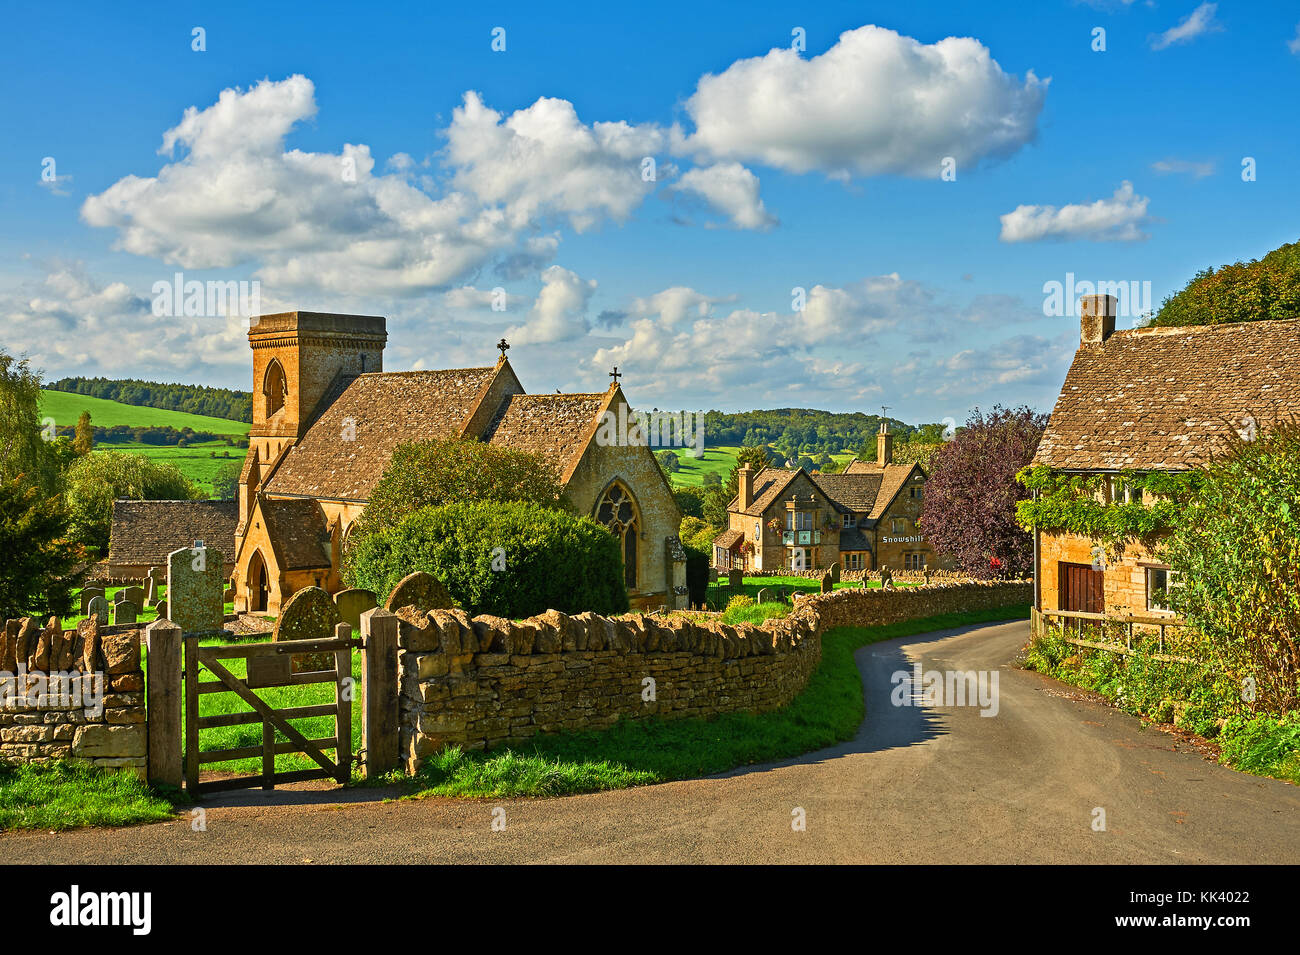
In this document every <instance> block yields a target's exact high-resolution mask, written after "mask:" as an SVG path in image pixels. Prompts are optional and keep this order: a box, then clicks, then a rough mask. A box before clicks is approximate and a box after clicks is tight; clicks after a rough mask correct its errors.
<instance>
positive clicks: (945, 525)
mask: <svg viewBox="0 0 1300 955" xmlns="http://www.w3.org/2000/svg"><path fill="white" fill-rule="evenodd" d="M1046 427H1047V415H1044V414H1039V413H1037V412H1035V411H1032V410H1031V409H1029V408H1027V407H1021V408H1016V409H1014V410H1012V409H1008V408H1003V407H1002V406H1001V405H996V406H994V408H993V410H992V411H991V412H990V413H989V414H988V415H987V416H986V415H984V414H982V413H981V412H980V410H979V409H978V408H976V409H975V412H974V413H973V414H972V415H971V417H970V418H969V419H968V420H967V422H966V427H965V428H963V429H962V430H960V431H958V432H957V434H956V436H955V437H954V438H953V439H952V440H951V441H948V442H945V443H944V444H942V445H940V446H939V448H938V450H936V451H935V453H934V456H933V457H932V458H931V459H930V467H929V469H928V474H929V480H928V481H927V482H926V485H925V498H924V502H923V503H922V506H921V527H922V530H923V531H924V533H925V536H926V537H928V538H929V539H930V542H931V543H932V544H933V545H934V547H935V549H936V550H937V551H940V552H942V553H946V554H951V555H952V556H953V557H954V558H955V559H956V561H957V564H958V566H959V567H960V568H961V569H962V571H964V572H965V573H968V574H970V575H971V576H973V577H979V578H985V579H989V578H1019V577H1024V576H1026V575H1028V574H1030V573H1032V571H1033V538H1032V537H1031V536H1030V534H1029V532H1028V531H1026V530H1025V529H1024V528H1022V527H1021V526H1020V525H1019V523H1018V522H1017V520H1016V502H1017V501H1020V500H1023V499H1024V498H1025V497H1026V496H1027V495H1028V493H1029V492H1028V490H1027V489H1026V488H1025V487H1024V486H1023V485H1021V484H1020V483H1019V482H1018V481H1017V480H1016V472H1018V471H1019V470H1020V469H1021V468H1023V467H1025V466H1026V465H1027V464H1029V462H1030V461H1031V460H1032V459H1033V456H1034V452H1035V451H1036V450H1037V449H1038V441H1039V439H1040V438H1041V437H1042V436H1043V430H1044V429H1045V428H1046Z"/></svg>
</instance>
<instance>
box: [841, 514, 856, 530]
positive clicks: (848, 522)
mask: <svg viewBox="0 0 1300 955" xmlns="http://www.w3.org/2000/svg"><path fill="white" fill-rule="evenodd" d="M857 522H858V519H857V518H856V517H854V516H853V515H852V514H845V515H844V526H845V527H853V526H855V525H856V524H857Z"/></svg>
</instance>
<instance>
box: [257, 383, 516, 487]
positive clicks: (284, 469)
mask: <svg viewBox="0 0 1300 955" xmlns="http://www.w3.org/2000/svg"><path fill="white" fill-rule="evenodd" d="M495 371H496V369H495V368H452V369H446V370H443V371H403V372H371V373H368V374H363V375H357V376H355V377H344V378H340V379H339V381H338V382H336V383H335V386H334V390H333V392H332V393H331V394H330V395H329V396H327V397H326V398H325V399H324V401H323V402H322V405H323V406H324V410H323V411H322V412H321V414H320V416H319V417H317V418H316V420H315V421H314V422H313V423H312V424H311V426H310V428H309V429H308V430H307V433H306V434H305V435H303V437H302V439H301V440H299V441H298V443H297V444H296V445H294V446H293V448H292V449H291V450H290V451H289V452H288V453H287V454H286V455H285V457H284V460H283V462H282V463H281V464H280V466H279V467H278V468H277V469H276V471H275V473H274V474H273V475H272V476H271V480H270V481H269V483H268V484H267V487H266V491H267V493H268V494H272V495H278V494H295V495H303V496H306V497H315V498H323V499H326V500H342V501H367V500H369V499H370V492H371V491H372V490H373V489H374V486H375V485H376V484H377V483H378V482H379V478H380V477H381V476H382V475H383V473H384V469H385V468H386V467H388V462H389V460H390V459H391V458H392V456H393V452H394V451H395V450H396V449H397V446H398V445H399V444H405V443H407V442H411V441H429V440H432V439H434V438H453V437H457V436H459V435H460V433H461V430H462V428H463V427H464V426H465V425H466V423H467V421H468V420H469V418H470V416H471V414H472V413H473V411H474V409H475V408H476V407H477V406H478V403H479V401H480V400H481V393H482V391H483V389H485V388H486V387H487V385H488V383H489V381H490V380H491V378H492V375H493V373H494V372H495ZM353 435H354V438H353V439H352V440H349V439H348V438H349V437H350V436H353Z"/></svg>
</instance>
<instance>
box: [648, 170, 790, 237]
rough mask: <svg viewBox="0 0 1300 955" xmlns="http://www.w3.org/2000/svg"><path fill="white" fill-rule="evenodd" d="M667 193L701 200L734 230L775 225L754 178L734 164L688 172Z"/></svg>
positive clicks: (747, 171) (774, 220)
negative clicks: (692, 196)
mask: <svg viewBox="0 0 1300 955" xmlns="http://www.w3.org/2000/svg"><path fill="white" fill-rule="evenodd" d="M669 189H670V191H672V192H679V193H680V192H685V193H692V194H694V195H697V196H699V197H701V198H702V199H704V201H705V202H707V203H708V204H709V205H711V206H712V207H713V208H715V209H717V210H718V211H719V212H721V213H723V214H724V215H726V216H727V218H729V219H730V220H731V224H732V225H733V226H735V227H736V228H737V229H769V228H771V227H772V226H774V225H776V224H777V220H776V217H775V216H772V215H769V214H768V211H767V208H766V207H765V206H764V205H763V200H762V198H760V197H759V194H758V177H757V176H755V175H754V174H753V173H752V172H750V171H749V170H748V169H746V168H745V167H744V166H742V165H741V164H740V163H738V162H724V163H717V164H716V165H713V166H704V167H700V168H696V169H689V170H687V171H686V172H684V173H682V176H681V178H680V179H678V180H677V182H676V183H674V184H673V185H672V186H670V187H669Z"/></svg>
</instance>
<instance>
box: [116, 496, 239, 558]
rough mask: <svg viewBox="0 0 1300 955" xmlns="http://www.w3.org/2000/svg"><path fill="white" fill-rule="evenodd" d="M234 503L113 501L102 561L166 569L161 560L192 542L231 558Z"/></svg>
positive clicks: (236, 509) (236, 513)
mask: <svg viewBox="0 0 1300 955" xmlns="http://www.w3.org/2000/svg"><path fill="white" fill-rule="evenodd" d="M238 520H239V503H238V502H237V501H126V500H121V501H114V502H113V520H112V523H111V525H110V527H109V542H108V557H109V560H110V561H111V562H112V563H114V564H148V565H150V566H153V567H166V566H167V555H168V554H170V553H171V552H172V551H174V550H178V549H180V548H182V547H190V546H192V545H193V544H194V542H195V541H196V540H201V541H203V543H204V545H206V546H208V547H212V548H214V549H215V550H217V551H220V552H221V555H222V556H223V557H224V558H225V559H226V560H227V561H228V562H229V561H232V560H233V559H234V556H235V524H236V523H237V522H238Z"/></svg>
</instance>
